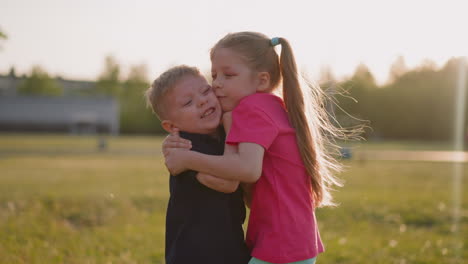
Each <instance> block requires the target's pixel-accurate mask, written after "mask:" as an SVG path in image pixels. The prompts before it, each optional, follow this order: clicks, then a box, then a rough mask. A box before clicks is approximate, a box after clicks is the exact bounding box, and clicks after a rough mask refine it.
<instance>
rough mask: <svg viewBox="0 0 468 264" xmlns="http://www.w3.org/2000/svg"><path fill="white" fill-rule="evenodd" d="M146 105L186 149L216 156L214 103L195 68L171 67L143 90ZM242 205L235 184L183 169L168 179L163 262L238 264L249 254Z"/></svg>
mask: <svg viewBox="0 0 468 264" xmlns="http://www.w3.org/2000/svg"><path fill="white" fill-rule="evenodd" d="M146 99H147V102H148V105H150V106H151V108H152V110H153V112H154V113H155V114H156V115H157V116H158V118H159V119H160V120H161V125H162V127H163V128H164V129H165V130H166V131H167V132H169V133H177V131H178V130H180V131H181V133H180V136H181V137H183V138H185V139H188V140H190V141H191V142H192V150H195V151H198V152H201V153H205V154H211V155H222V154H223V149H224V137H225V136H224V132H223V131H222V130H220V129H219V123H220V120H221V116H222V111H221V107H220V105H219V102H218V100H217V98H216V96H215V95H214V92H213V91H212V89H211V86H210V85H209V84H208V82H207V81H206V79H205V78H204V77H203V76H202V75H201V74H200V72H199V71H198V69H197V68H194V67H189V66H185V65H181V66H176V67H173V68H171V69H169V70H167V71H166V72H164V73H163V74H161V75H160V76H159V77H158V78H157V79H156V80H155V81H154V82H153V84H152V85H151V87H150V88H149V89H148V90H147V91H146ZM244 219H245V207H244V203H243V201H242V191H241V189H240V188H239V182H236V181H229V180H223V179H220V178H216V177H214V176H210V175H206V174H202V173H197V172H195V171H185V172H183V173H181V174H180V175H178V176H177V177H173V176H171V177H170V198H169V204H168V208H167V214H166V263H167V264H185V263H203V264H210V263H213V264H215V263H216V264H219V263H226V264H230V263H232V264H240V263H247V262H248V261H249V259H250V256H249V254H248V251H247V247H246V246H245V243H244V233H243V229H242V223H243V222H244Z"/></svg>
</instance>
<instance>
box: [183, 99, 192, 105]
mask: <svg viewBox="0 0 468 264" xmlns="http://www.w3.org/2000/svg"><path fill="white" fill-rule="evenodd" d="M191 103H192V100H189V101H187V102H186V103H185V104H184V106H188V105H190V104H191Z"/></svg>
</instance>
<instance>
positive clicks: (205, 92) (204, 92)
mask: <svg viewBox="0 0 468 264" xmlns="http://www.w3.org/2000/svg"><path fill="white" fill-rule="evenodd" d="M210 91H211V88H208V89H206V90H205V91H203V94H208V93H210Z"/></svg>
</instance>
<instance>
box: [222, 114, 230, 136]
mask: <svg viewBox="0 0 468 264" xmlns="http://www.w3.org/2000/svg"><path fill="white" fill-rule="evenodd" d="M231 125H232V112H225V113H224V114H223V126H224V132H226V135H227V134H229V131H230V130H231Z"/></svg>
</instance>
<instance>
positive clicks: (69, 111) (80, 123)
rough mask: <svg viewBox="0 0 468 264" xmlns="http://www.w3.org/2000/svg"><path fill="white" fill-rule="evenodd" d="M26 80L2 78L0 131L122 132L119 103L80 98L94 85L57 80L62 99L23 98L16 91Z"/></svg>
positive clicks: (101, 99) (1, 76) (88, 97)
mask: <svg viewBox="0 0 468 264" xmlns="http://www.w3.org/2000/svg"><path fill="white" fill-rule="evenodd" d="M25 79H26V77H18V76H15V74H14V72H10V74H8V75H0V132H5V131H41V132H70V133H111V134H118V133H119V104H118V102H117V100H116V99H114V98H112V97H102V96H101V97H91V96H79V95H78V94H80V92H79V91H83V90H90V89H93V88H94V87H95V83H94V82H88V81H73V80H64V79H60V78H58V79H56V81H57V82H58V83H59V85H60V86H61V87H63V91H64V92H63V94H64V95H63V96H58V97H45V96H23V95H18V93H17V88H18V87H19V85H20V84H21V83H22V82H23V81H24V80H25Z"/></svg>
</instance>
